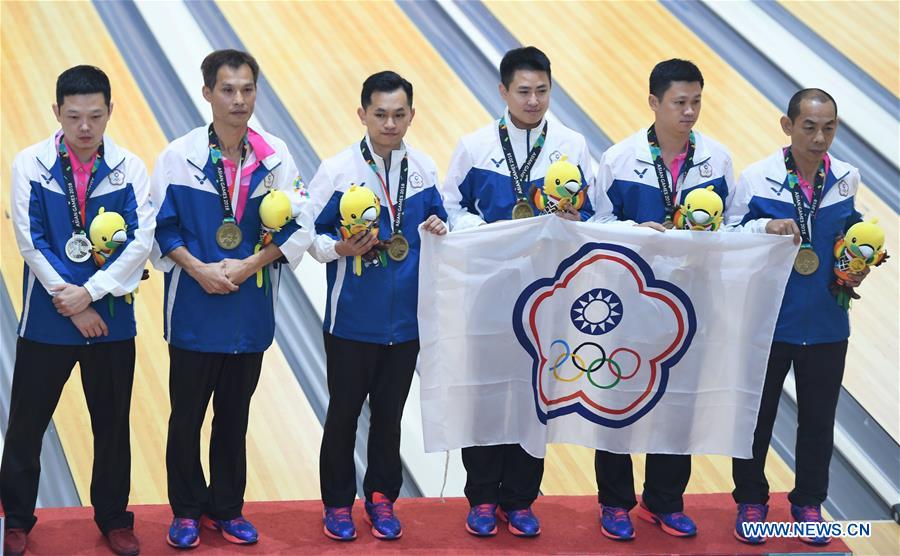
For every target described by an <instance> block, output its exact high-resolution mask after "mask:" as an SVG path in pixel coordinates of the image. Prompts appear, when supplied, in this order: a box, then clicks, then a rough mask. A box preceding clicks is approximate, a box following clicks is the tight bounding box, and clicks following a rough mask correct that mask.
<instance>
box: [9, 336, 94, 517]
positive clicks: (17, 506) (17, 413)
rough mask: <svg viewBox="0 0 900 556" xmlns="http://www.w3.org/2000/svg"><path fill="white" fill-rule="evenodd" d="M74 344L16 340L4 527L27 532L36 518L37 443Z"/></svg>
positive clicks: (69, 368) (72, 361)
mask: <svg viewBox="0 0 900 556" xmlns="http://www.w3.org/2000/svg"><path fill="white" fill-rule="evenodd" d="M78 349H79V346H58V345H52V344H44V343H38V342H32V341H30V340H26V339H24V338H19V339H18V341H17V342H16V363H15V368H14V370H13V383H12V392H11V394H10V404H9V423H8V426H7V429H6V439H5V441H4V446H3V462H2V463H0V500H2V502H3V509H4V510H5V512H6V528H7V529H24V530H25V531H31V528H32V527H34V524H35V522H36V521H37V518H36V517H35V516H34V507H35V503H36V502H37V492H38V482H39V480H40V476H41V441H42V440H43V438H44V431H46V430H47V425H49V424H50V418H51V417H52V416H53V411H54V410H55V409H56V404H57V403H59V397H60V395H61V394H62V390H63V386H65V384H66V380H68V379H69V375H70V374H71V372H72V367H74V366H75V361H76V360H77V354H78Z"/></svg>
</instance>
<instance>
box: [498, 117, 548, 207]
mask: <svg viewBox="0 0 900 556" xmlns="http://www.w3.org/2000/svg"><path fill="white" fill-rule="evenodd" d="M547 123H548V122H544V128H543V129H542V130H541V134H540V135H539V136H538V138H537V139H535V140H534V146H532V147H531V151H529V152H528V157H527V158H526V159H525V163H524V164H522V167H521V168H519V166H518V164H516V155H515V153H514V152H513V148H512V142H510V140H509V128H508V127H507V125H506V116H503V117H502V118H500V129H499V131H500V146H501V147H502V148H503V156H504V157H505V158H506V165H507V166H508V167H509V177H511V178H512V183H513V189H514V190H515V193H516V202H519V201H525V200H526V199H525V188H524V186H523V185H522V184H523V182H527V181H530V178H531V167H532V166H534V163H535V161H536V160H537V157H538V156H539V155H540V154H541V150H542V149H543V148H544V141H545V140H546V139H547Z"/></svg>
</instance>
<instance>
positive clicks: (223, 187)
mask: <svg viewBox="0 0 900 556" xmlns="http://www.w3.org/2000/svg"><path fill="white" fill-rule="evenodd" d="M248 150H249V146H248V142H247V136H246V135H244V139H243V141H241V163H240V165H239V166H238V169H237V172H236V173H235V176H234V181H235V187H237V188H240V180H241V175H240V174H241V168H242V167H243V166H244V160H245V159H246V158H247V152H248ZM209 157H210V158H211V159H212V163H213V165H214V166H215V167H216V182H217V183H216V185H217V186H218V188H219V199H220V200H221V201H222V212H223V213H224V214H225V217H224V218H223V219H222V222H234V209H233V208H232V206H231V197H230V196H229V195H228V182H227V181H226V179H225V164H224V163H223V162H222V158H223V156H222V150H221V148H220V147H219V137H218V136H217V135H216V130H215V129H213V125H212V124H209ZM237 191H240V189H237Z"/></svg>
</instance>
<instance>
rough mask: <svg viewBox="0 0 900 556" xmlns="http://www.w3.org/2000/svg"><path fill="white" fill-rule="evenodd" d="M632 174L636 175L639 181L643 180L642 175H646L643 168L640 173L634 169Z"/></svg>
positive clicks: (645, 170)
mask: <svg viewBox="0 0 900 556" xmlns="http://www.w3.org/2000/svg"><path fill="white" fill-rule="evenodd" d="M634 173H635V174H637V177H639V178H641V179H644V174H646V173H647V169H646V168H644V169H643V170H641V171H640V172H639V171H638V169H637V168H635V169H634Z"/></svg>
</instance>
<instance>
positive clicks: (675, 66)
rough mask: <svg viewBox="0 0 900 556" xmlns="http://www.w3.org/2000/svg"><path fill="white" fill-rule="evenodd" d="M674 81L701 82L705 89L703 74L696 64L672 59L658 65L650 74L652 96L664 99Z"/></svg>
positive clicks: (701, 86)
mask: <svg viewBox="0 0 900 556" xmlns="http://www.w3.org/2000/svg"><path fill="white" fill-rule="evenodd" d="M673 81H687V82H688V83H694V82H699V83H700V88H701V89H702V88H703V74H702V73H700V68H698V67H697V66H696V64H694V62H691V61H689V60H681V59H679V58H672V59H671V60H665V61H663V62H660V63H658V64H656V66H655V67H654V68H653V71H651V72H650V94H651V95H653V96H655V97H656V98H658V99H662V97H663V95H664V94H666V91H668V90H669V87H671V86H672V82H673Z"/></svg>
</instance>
